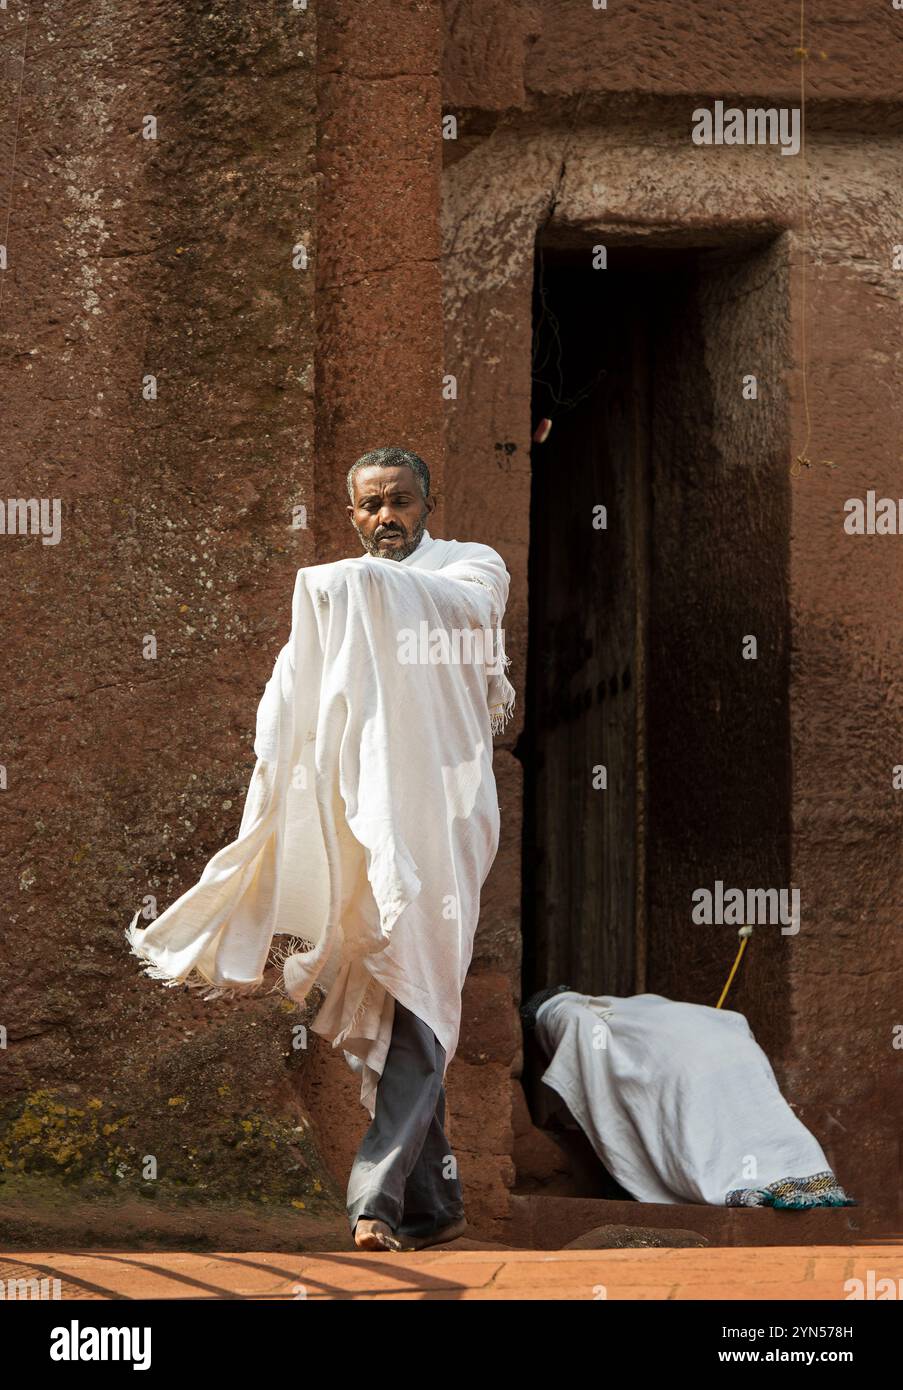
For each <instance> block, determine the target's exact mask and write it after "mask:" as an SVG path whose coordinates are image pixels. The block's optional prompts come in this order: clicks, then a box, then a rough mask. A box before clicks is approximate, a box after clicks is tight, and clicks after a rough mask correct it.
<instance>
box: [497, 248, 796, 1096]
mask: <svg viewBox="0 0 903 1390" xmlns="http://www.w3.org/2000/svg"><path fill="white" fill-rule="evenodd" d="M788 302H789V301H788V267H787V254H786V247H785V245H784V243H783V240H782V239H781V238H772V239H770V240H768V241H762V240H761V239H759V240H754V241H748V242H746V243H744V244H739V243H734V244H731V245H708V246H679V247H673V246H671V247H659V248H656V249H653V248H650V247H648V246H646V245H643V246H636V245H626V244H625V245H617V246H610V247H609V248H608V250H607V266H606V268H604V269H602V268H594V266H593V246H592V244H585V245H571V246H561V245H554V244H549V243H548V242H546V243H540V244H538V245H537V250H536V267H535V275H534V304H533V323H534V343H533V425H534V427H535V426H536V425H537V424H538V423H539V421H541V420H543V419H546V418H547V419H550V420H551V421H552V429H551V433H550V434H549V436H548V438H547V439H546V441H545V442H543V443H538V442H534V445H533V449H532V456H531V462H532V481H531V529H530V535H531V539H530V562H529V573H528V581H529V628H528V633H529V635H528V658H527V676H526V711H525V724H524V730H523V734H522V736H521V738H520V739H519V740H518V744H517V747H516V749H515V752H516V755H517V756H518V757H519V758H520V760H521V761H522V764H523V767H524V829H523V844H522V851H523V865H524V872H523V900H522V914H523V916H522V920H523V938H524V939H523V978H522V997H524V998H526V997H528V996H529V995H530V994H531V993H533V992H534V991H535V990H537V989H541V988H543V987H545V986H547V985H556V984H567V985H569V986H570V987H571V988H572V989H575V990H579V991H581V992H586V993H591V994H615V995H622V994H634V993H643V992H647V991H648V992H653V993H658V994H663V995H666V996H667V997H669V998H673V999H681V1000H686V1001H688V1002H694V1003H704V1004H712V1005H714V1004H715V1003H716V1001H717V998H718V995H719V993H720V989H721V986H722V985H723V983H724V979H725V978H726V975H727V972H728V970H729V968H730V964H731V961H732V960H733V957H734V954H735V950H736V931H735V930H734V932H733V933H731V931H730V930H729V929H728V928H727V927H720V928H717V927H715V926H712V927H707V928H706V927H700V926H696V925H694V924H693V922H692V919H691V907H692V894H693V892H694V891H695V890H697V889H698V888H701V887H710V886H711V885H712V884H713V883H714V882H715V880H717V879H721V880H722V881H723V882H725V883H729V884H737V885H740V886H756V887H759V886H761V887H769V886H775V887H781V886H789V882H790V722H789V707H788V696H789V607H788V597H787V593H788V585H787V571H788V564H789V532H790V524H789V522H790V493H789V463H790V447H789V411H788V403H787V396H786V389H785V381H784V372H785V362H786V343H785V338H784V335H785V332H786V318H787V311H786V306H787V303H788ZM750 638H753V639H754V649H755V655H754V656H751V655H750V651H751V650H752V648H751V647H750V643H749V639H750ZM760 935H761V937H762V939H761V940H759V939H757V940H756V941H755V943H754V946H751V947H750V949H749V950H748V952H747V960H746V961H745V962H744V970H743V971H742V972H741V974H740V976H739V977H738V980H737V982H736V984H735V985H734V986H733V987H732V994H731V1001H732V1002H731V1007H734V1008H737V1009H740V1010H741V1011H744V1012H746V1013H747V1015H748V1016H750V1019H751V1021H752V1017H753V1015H755V1018H756V1022H755V1024H754V1027H755V1031H756V1034H757V1037H758V1038H759V1040H760V1041H761V1042H762V1044H763V1046H765V1047H766V1049H767V1048H769V1047H776V1046H778V1045H779V1043H780V1041H781V1040H782V1037H783V1030H784V1026H785V1016H784V1011H783V1010H782V1007H781V1004H782V1000H783V999H784V978H785V966H786V941H787V938H784V937H781V936H780V935H779V934H776V933H772V934H771V935H770V936H766V935H765V933H764V932H763V933H762V934H760ZM541 1065H544V1064H543V1063H542V1061H541V1059H539V1058H537V1056H536V1053H535V1050H534V1049H530V1048H528V1050H527V1054H526V1056H525V1071H524V1084H525V1089H526V1091H527V1094H528V1097H530V1096H531V1094H532V1095H534V1096H535V1092H536V1080H537V1072H538V1068H539V1067H540V1066H541Z"/></svg>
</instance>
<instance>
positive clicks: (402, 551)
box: [354, 520, 426, 560]
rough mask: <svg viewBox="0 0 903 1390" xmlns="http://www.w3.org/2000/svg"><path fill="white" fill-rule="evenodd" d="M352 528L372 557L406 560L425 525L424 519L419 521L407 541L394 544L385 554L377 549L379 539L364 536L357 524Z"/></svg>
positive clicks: (420, 538)
mask: <svg viewBox="0 0 903 1390" xmlns="http://www.w3.org/2000/svg"><path fill="white" fill-rule="evenodd" d="M354 529H355V531H357V534H358V536H359V537H360V542H361V545H362V546H363V547H364V549H365V550H366V551H367V553H368V555H372V556H373V557H374V559H376V560H406V559H407V558H408V556H409V555H413V553H414V551H415V550H416V549H417V547H418V545H419V544H420V542H421V540H422V539H423V533H424V531H425V530H426V525H425V522H424V521H422V520H421V521H419V522H418V523H417V525H416V526H415V527H414V531H413V534H412V535H411V539H410V540H408V541H404V542H403V543H402V544H401V545H397V546H395V548H394V549H393V550H390V551H388V552H387V553H386V554H383V553H382V552H381V551H380V550H379V549H378V546H379V544H380V541H376V540H371V539H370V538H369V537H368V536H365V535H364V534H363V532H362V531H361V529H360V527H359V526H357V525H355V527H354ZM382 539H383V537H380V540H382Z"/></svg>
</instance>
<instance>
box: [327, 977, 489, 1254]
mask: <svg viewBox="0 0 903 1390" xmlns="http://www.w3.org/2000/svg"><path fill="white" fill-rule="evenodd" d="M444 1071H445V1049H444V1048H443V1047H442V1045H441V1043H440V1042H439V1040H438V1038H437V1037H436V1035H435V1033H434V1032H433V1030H432V1029H431V1028H430V1027H428V1026H427V1024H425V1023H424V1022H423V1020H422V1019H420V1018H418V1017H417V1015H416V1014H413V1013H411V1011H410V1009H406V1008H405V1007H404V1005H403V1004H399V1002H398V1000H397V999H396V1000H395V1018H394V1022H393V1025H392V1040H391V1042H390V1044H389V1051H388V1053H387V1054H386V1061H385V1066H384V1068H383V1073H382V1076H381V1077H380V1078H379V1084H378V1085H377V1088H376V1105H375V1113H374V1116H373V1120H372V1121H371V1124H370V1128H369V1129H368V1130H367V1133H366V1134H365V1135H364V1138H363V1140H362V1142H361V1146H360V1148H359V1149H358V1151H357V1155H356V1156H355V1160H354V1163H353V1164H352V1168H351V1176H350V1178H349V1179H348V1197H347V1206H348V1219H349V1221H350V1223H351V1230H352V1233H353V1232H354V1227H355V1225H356V1223H357V1222H358V1221H359V1220H360V1219H361V1218H362V1217H369V1218H370V1219H372V1220H377V1221H385V1223H386V1225H387V1226H389V1227H390V1228H391V1229H392V1230H393V1231H395V1232H396V1234H398V1235H402V1236H414V1237H419V1236H428V1235H432V1234H434V1232H436V1231H439V1230H441V1229H442V1227H444V1226H450V1225H451V1224H452V1223H453V1222H454V1221H457V1220H458V1219H459V1218H460V1217H462V1216H463V1215H464V1202H463V1198H462V1193H461V1184H460V1183H459V1181H458V1178H457V1168H456V1164H455V1160H454V1157H453V1156H452V1152H451V1148H450V1146H449V1142H448V1140H447V1139H446V1137H445V1129H444V1125H445V1087H444V1085H443V1074H444Z"/></svg>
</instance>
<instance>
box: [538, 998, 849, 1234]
mask: <svg viewBox="0 0 903 1390" xmlns="http://www.w3.org/2000/svg"><path fill="white" fill-rule="evenodd" d="M522 1014H523V1016H524V1020H525V1022H526V1024H527V1025H528V1026H534V1025H535V1028H536V1034H537V1037H538V1039H539V1042H540V1044H541V1046H542V1048H543V1050H544V1052H545V1053H546V1055H547V1056H548V1057H549V1058H550V1059H551V1061H550V1063H549V1066H548V1068H547V1070H546V1071H545V1072H544V1073H543V1077H542V1080H543V1082H544V1084H545V1085H546V1086H549V1087H551V1089H552V1090H553V1091H555V1092H556V1093H557V1095H558V1096H559V1097H560V1098H561V1100H562V1101H563V1102H564V1104H565V1106H566V1107H567V1110H568V1111H569V1112H570V1114H571V1115H572V1116H573V1118H574V1119H575V1120H576V1121H577V1123H578V1124H579V1126H580V1128H581V1129H582V1130H583V1132H584V1133H585V1135H586V1137H587V1138H588V1140H589V1142H590V1143H591V1144H592V1146H593V1149H594V1150H595V1152H596V1154H597V1156H598V1157H599V1158H600V1159H601V1161H602V1163H603V1164H604V1165H605V1167H606V1168H607V1169H608V1171H609V1172H610V1173H611V1175H612V1177H613V1178H615V1179H616V1181H617V1182H618V1183H620V1185H621V1186H622V1187H623V1188H625V1189H626V1191H627V1192H629V1193H630V1194H631V1196H633V1197H635V1198H636V1199H637V1200H638V1201H640V1202H702V1203H708V1204H710V1205H712V1206H723V1205H726V1206H774V1207H814V1206H854V1205H855V1203H854V1202H853V1201H852V1199H851V1198H849V1197H848V1196H847V1195H846V1193H845V1192H844V1191H843V1189H842V1188H841V1187H840V1186H839V1185H838V1183H837V1180H836V1178H835V1177H834V1174H833V1172H832V1171H831V1169H830V1167H829V1166H828V1161H827V1159H826V1157H825V1154H824V1151H823V1150H822V1148H821V1145H820V1144H819V1143H818V1141H817V1140H816V1139H815V1137H814V1136H813V1135H812V1134H810V1132H809V1130H808V1129H806V1127H805V1125H804V1124H802V1122H801V1121H800V1120H798V1119H797V1117H796V1115H794V1113H793V1111H792V1110H791V1109H790V1106H789V1105H788V1104H787V1102H786V1101H785V1100H784V1097H783V1096H782V1095H781V1092H780V1089H779V1088H778V1083H777V1080H776V1079H775V1075H774V1072H773V1071H772V1068H771V1065H770V1063H769V1061H768V1058H767V1057H766V1055H765V1053H764V1052H763V1051H762V1049H761V1047H759V1045H758V1043H757V1042H756V1040H755V1038H754V1037H753V1034H752V1031H751V1029H750V1027H749V1024H748V1023H747V1021H746V1019H745V1018H744V1017H743V1015H742V1014H739V1013H732V1012H730V1011H729V1010H727V1009H713V1008H709V1007H707V1006H706V1005H703V1004H682V1003H678V1002H675V1001H674V1000H671V999H665V998H663V997H662V996H661V995H658V994H638V995H634V996H632V997H629V998H618V997H617V996H615V995H586V994H579V993H577V992H575V991H573V990H570V989H568V987H567V986H566V985H561V986H558V987H557V988H554V989H549V990H543V991H540V992H539V993H538V994H536V995H533V996H532V998H531V999H530V1000H528V1001H527V1003H526V1004H525V1005H524V1008H523V1009H522Z"/></svg>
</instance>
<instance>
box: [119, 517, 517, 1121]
mask: <svg viewBox="0 0 903 1390" xmlns="http://www.w3.org/2000/svg"><path fill="white" fill-rule="evenodd" d="M509 582H510V579H509V575H508V572H507V570H506V568H505V565H504V563H503V561H502V559H501V557H500V556H499V555H498V554H497V553H496V552H495V551H494V550H492V549H491V548H490V547H489V546H484V545H479V544H475V543H470V542H460V541H455V540H449V541H445V540H438V539H434V538H433V537H431V536H430V534H429V532H428V531H425V532H424V534H423V536H422V538H421V541H420V544H419V545H418V546H417V548H416V550H415V551H414V552H413V553H412V554H411V555H409V556H408V557H407V558H406V559H404V560H401V561H396V560H391V559H386V558H384V557H377V556H371V555H369V554H365V555H361V556H357V557H355V558H354V559H348V560H339V561H336V562H334V563H332V564H326V565H311V566H307V567H305V568H303V569H300V570H299V571H298V574H297V578H296V581H295V589H294V596H293V600H292V629H291V634H290V636H289V640H288V642H287V643H286V645H285V646H284V647H283V648H282V650H281V651H280V653H279V655H278V657H277V659H276V664H275V667H274V669H273V674H272V676H271V677H270V680H269V682H268V683H267V686H266V689H265V691H264V693H263V697H262V699H261V701H260V706H259V708H258V712H257V730H256V738H255V742H254V751H255V754H256V757H257V762H256V765H255V768H254V771H253V774H252V776H251V781H250V785H249V787H248V792H247V797H246V801H245V807H244V813H243V815H242V820H241V825H240V828H239V832H238V837H237V839H236V840H235V841H234V842H233V843H232V844H230V845H227V846H225V847H224V848H223V849H222V850H220V851H219V852H218V853H217V854H216V855H214V857H213V858H212V859H211V860H210V862H209V863H208V864H207V866H206V868H205V869H204V872H203V874H202V876H201V878H200V880H199V882H198V883H196V884H195V885H194V887H192V888H190V889H189V890H188V891H187V892H186V893H184V894H183V895H182V896H181V897H180V898H179V899H178V900H177V901H176V902H174V903H173V904H172V905H171V906H170V907H169V908H167V909H166V911H165V912H163V913H162V914H161V915H160V916H159V917H158V918H156V919H155V920H154V921H153V922H152V923H151V924H150V925H149V926H148V927H146V928H145V929H144V930H141V929H140V928H139V927H138V925H137V923H138V918H139V916H140V909H139V911H138V912H136V913H135V916H134V918H133V919H132V923H131V925H130V927H129V929H128V931H127V933H126V935H127V937H128V940H129V942H130V944H131V946H132V950H133V951H134V953H135V954H136V955H138V956H140V957H141V958H142V959H143V960H144V961H145V962H147V964H146V965H145V969H146V970H147V972H148V973H149V974H150V975H152V976H154V977H155V978H158V979H162V980H164V981H165V982H166V983H167V984H179V983H183V982H187V983H190V984H194V985H209V986H210V987H211V990H210V997H216V996H217V995H218V994H220V993H227V994H231V993H235V994H241V993H245V992H251V991H253V990H255V989H257V988H258V987H259V985H260V982H261V980H262V976H263V971H264V969H265V966H266V964H267V957H268V953H269V951H270V947H271V944H272V941H273V937H274V935H275V934H277V933H284V934H286V935H288V936H291V937H295V938H300V941H299V943H298V944H299V945H300V946H301V947H302V949H300V950H291V953H290V954H288V955H287V957H285V959H284V964H283V978H284V983H285V989H286V992H287V993H288V995H289V996H290V997H291V998H293V999H295V1000H296V1001H297V1002H299V1003H300V1002H302V1001H303V1000H304V999H305V997H306V996H307V994H308V992H309V990H310V989H311V986H312V985H314V984H315V983H316V984H318V985H320V986H321V987H323V988H324V989H325V990H326V991H327V993H326V997H325V999H324V1001H323V1003H322V1006H321V1008H320V1010H319V1012H318V1013H317V1016H316V1018H315V1020H314V1022H313V1024H312V1027H313V1029H314V1031H315V1032H317V1033H319V1034H321V1035H322V1036H324V1037H326V1038H328V1039H329V1040H330V1041H331V1042H332V1044H333V1046H341V1047H342V1049H343V1050H344V1052H345V1054H346V1056H347V1058H348V1060H349V1062H350V1063H351V1065H352V1066H354V1067H355V1069H356V1070H358V1071H359V1072H360V1075H361V1103H362V1104H363V1105H364V1106H365V1107H366V1108H367V1109H368V1110H369V1112H370V1114H371V1115H372V1114H373V1112H374V1106H375V1096H376V1084H377V1082H378V1080H379V1077H380V1075H381V1073H382V1068H383V1063H384V1060H385V1056H386V1052H387V1050H388V1046H389V1041H390V1039H391V1032H392V1019H393V1015H394V1001H395V1000H396V999H397V1000H399V1001H400V1003H402V1004H403V1005H404V1006H405V1007H406V1008H408V1009H410V1010H411V1012H412V1013H414V1014H416V1015H417V1016H418V1018H421V1019H422V1020H423V1021H424V1022H425V1023H426V1024H428V1025H429V1027H430V1028H431V1029H432V1030H433V1032H434V1033H435V1035H436V1037H437V1038H438V1040H439V1042H440V1043H441V1044H442V1046H443V1048H444V1049H445V1054H446V1066H447V1065H448V1063H449V1062H450V1061H451V1059H452V1057H453V1056H454V1053H455V1050H456V1047H457V1042H458V1031H459V1027H460V1016H461V989H462V986H463V984H464V978H465V975H466V973H467V969H468V966H469V965H470V960H471V956H472V953H473V938H474V933H475V930H476V925H477V918H478V915H479V906H480V891H481V888H482V885H483V883H484V881H485V879H486V876H487V874H488V873H489V869H490V867H491V865H492V862H493V860H494V858H495V855H496V851H497V849H498V840H499V806H498V795H497V791H496V784H495V777H494V774H493V768H492V737H493V733H494V732H498V731H500V730H501V729H502V728H504V726H505V724H506V723H507V721H508V719H509V718H510V717H511V713H512V708H513V704H514V690H513V689H512V687H511V685H510V683H509V682H508V679H507V676H506V674H505V667H506V666H507V664H508V657H507V656H506V655H505V653H504V645H503V633H502V627H501V624H502V618H503V616H504V611H505V605H506V603H507V598H508V587H509ZM443 634H444V635H443ZM294 944H295V943H292V945H294Z"/></svg>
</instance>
